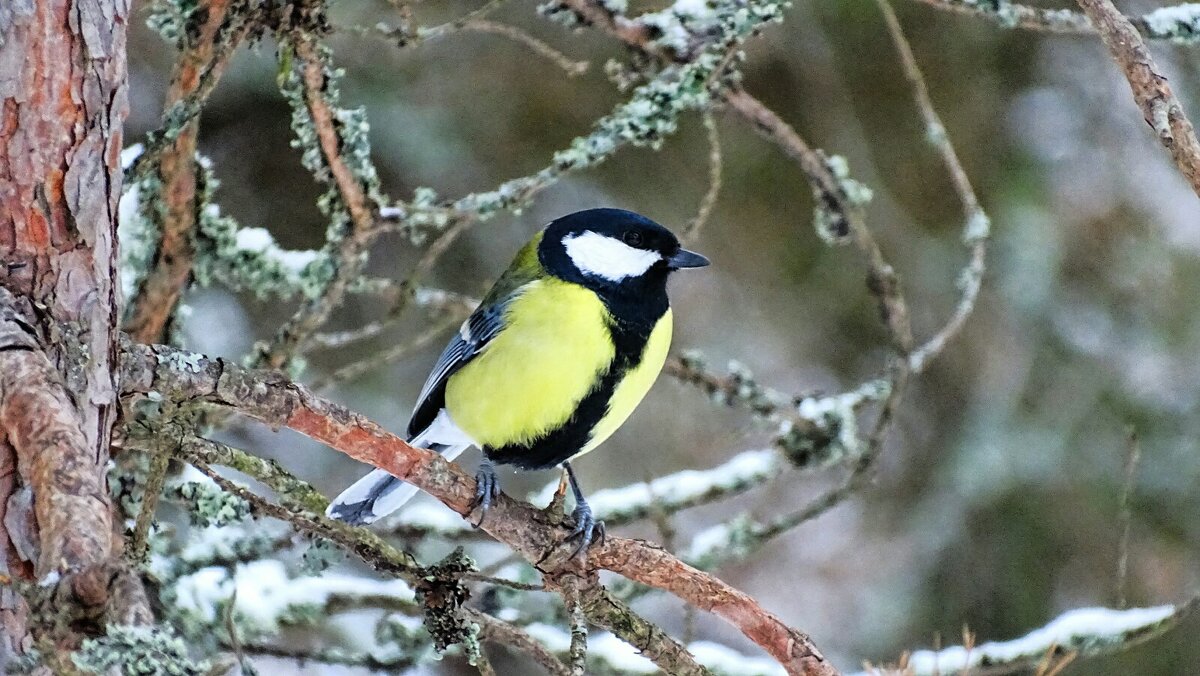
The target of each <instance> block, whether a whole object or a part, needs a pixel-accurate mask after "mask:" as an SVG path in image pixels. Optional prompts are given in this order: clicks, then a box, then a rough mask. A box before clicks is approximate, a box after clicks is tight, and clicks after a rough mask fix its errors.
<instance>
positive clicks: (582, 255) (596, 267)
mask: <svg viewBox="0 0 1200 676" xmlns="http://www.w3.org/2000/svg"><path fill="white" fill-rule="evenodd" d="M563 246H564V247H565V248H566V250H567V255H568V256H570V257H571V262H573V263H575V267H577V268H579V270H580V271H581V272H585V273H588V274H592V275H598V276H600V277H603V278H605V279H607V280H610V281H613V282H619V281H621V280H622V279H625V278H626V277H637V276H638V275H642V274H644V273H645V272H646V271H647V270H649V269H650V266H652V265H654V264H655V263H657V262H658V261H660V260H662V256H660V255H659V254H658V252H655V251H646V250H644V249H635V248H634V247H631V246H629V245H628V244H626V243H625V242H622V241H621V240H619V239H614V238H612V237H605V236H604V235H601V234H599V233H595V232H585V233H581V234H578V235H571V236H569V237H564V238H563Z"/></svg>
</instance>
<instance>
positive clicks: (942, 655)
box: [854, 600, 1196, 676]
mask: <svg viewBox="0 0 1200 676" xmlns="http://www.w3.org/2000/svg"><path fill="white" fill-rule="evenodd" d="M1195 605H1196V600H1192V601H1189V602H1187V603H1184V604H1182V605H1179V606H1172V605H1165V606H1155V607H1152V608H1129V609H1127V610H1114V609H1110V608H1077V609H1075V610H1070V611H1067V612H1065V613H1063V614H1062V615H1059V616H1058V617H1057V618H1055V619H1054V620H1053V621H1051V622H1050V623H1049V624H1047V625H1046V626H1044V627H1041V628H1039V629H1035V630H1033V631H1031V632H1029V633H1028V634H1026V635H1025V636H1022V637H1021V638H1018V639H1013V640H1011V641H996V642H990V643H984V644H982V645H978V646H970V647H968V646H952V647H950V648H944V649H942V650H937V651H933V650H918V651H916V652H914V653H911V654H909V655H908V656H907V661H906V667H907V670H906V671H905V672H904V673H905V674H906V675H909V676H933V675H934V674H957V673H970V674H1002V673H1004V674H1007V673H1013V672H1015V671H1019V670H1025V669H1032V668H1034V667H1036V666H1037V665H1038V664H1039V663H1041V662H1042V661H1043V660H1045V659H1046V657H1047V656H1048V655H1066V654H1070V653H1078V654H1079V655H1081V656H1084V657H1087V656H1092V655H1102V654H1105V653H1111V652H1116V651H1118V650H1122V649H1124V648H1128V647H1130V646H1132V645H1135V644H1138V643H1141V642H1143V641H1147V640H1150V639H1152V638H1155V637H1157V636H1160V635H1161V634H1162V633H1163V632H1165V631H1167V630H1168V629H1170V628H1172V627H1174V626H1175V625H1176V624H1177V623H1178V622H1179V620H1180V619H1181V618H1182V617H1183V616H1184V615H1186V614H1187V613H1188V612H1190V611H1191V610H1192V608H1193V607H1194V606H1195ZM880 673H882V672H880V671H879V670H876V669H868V670H867V671H863V672H860V673H859V674H855V675H854V676H877V675H878V674H880Z"/></svg>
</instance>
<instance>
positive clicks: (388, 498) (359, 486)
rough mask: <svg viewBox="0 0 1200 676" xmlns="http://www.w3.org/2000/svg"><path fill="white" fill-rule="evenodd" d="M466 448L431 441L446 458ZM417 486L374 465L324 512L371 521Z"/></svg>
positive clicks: (358, 521) (401, 501) (354, 522)
mask: <svg viewBox="0 0 1200 676" xmlns="http://www.w3.org/2000/svg"><path fill="white" fill-rule="evenodd" d="M414 441H415V440H414ZM466 448H467V446H466V445H460V446H445V445H441V444H430V449H431V450H435V451H439V452H440V453H441V454H442V455H444V456H446V459H447V460H453V459H454V458H456V457H458V454H460V453H462V452H463V451H464V450H466ZM420 490H421V489H419V488H417V487H416V486H414V485H412V484H406V483H404V482H403V481H401V480H399V479H397V478H396V477H394V476H392V475H391V474H388V473H387V472H386V471H384V470H382V469H377V470H374V471H372V472H371V473H370V474H367V475H366V476H364V477H363V478H361V479H359V480H358V481H355V482H354V483H353V484H352V485H351V486H350V487H349V488H347V489H346V490H344V491H342V494H341V495H339V496H337V498H336V499H334V501H333V502H332V503H331V504H330V505H329V508H328V509H326V510H325V515H326V516H329V517H332V518H334V519H337V520H339V521H345V522H346V523H349V524H352V525H355V526H361V525H364V524H368V523H374V522H375V521H378V520H379V519H381V518H383V517H384V516H386V515H388V514H391V513H392V512H394V511H396V510H397V509H400V508H401V507H403V506H404V503H406V502H408V501H409V500H411V499H412V497H413V496H414V495H416V494H417V493H418V492H419V491H420Z"/></svg>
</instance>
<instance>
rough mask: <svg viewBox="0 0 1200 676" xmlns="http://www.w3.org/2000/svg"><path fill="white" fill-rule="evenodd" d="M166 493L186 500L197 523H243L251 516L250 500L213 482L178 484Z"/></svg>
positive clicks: (169, 488)
mask: <svg viewBox="0 0 1200 676" xmlns="http://www.w3.org/2000/svg"><path fill="white" fill-rule="evenodd" d="M164 496H165V497H167V498H169V499H173V500H176V501H178V502H182V503H184V504H185V505H186V506H187V511H188V518H189V519H190V520H191V523H192V525H195V526H202V527H203V526H228V525H230V524H235V523H241V522H242V521H245V520H246V519H247V518H249V516H250V503H248V502H246V501H245V500H243V499H242V498H240V497H238V496H236V495H233V494H232V493H226V492H225V491H224V490H222V489H221V488H220V487H219V486H217V485H215V484H212V483H205V482H202V481H184V482H179V483H175V484H173V485H171V486H170V487H168V488H167V490H166V491H165V493H164Z"/></svg>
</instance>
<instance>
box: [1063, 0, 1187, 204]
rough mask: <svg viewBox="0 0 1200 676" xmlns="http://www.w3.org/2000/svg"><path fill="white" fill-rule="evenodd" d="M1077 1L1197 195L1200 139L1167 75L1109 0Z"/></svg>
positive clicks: (1140, 37) (1144, 115)
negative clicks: (1162, 71)
mask: <svg viewBox="0 0 1200 676" xmlns="http://www.w3.org/2000/svg"><path fill="white" fill-rule="evenodd" d="M1078 2H1079V6H1080V7H1082V8H1083V11H1084V12H1085V13H1087V15H1088V18H1090V19H1091V20H1092V23H1094V24H1095V25H1096V29H1097V30H1098V31H1099V33H1100V37H1101V39H1103V40H1104V45H1105V46H1106V47H1108V51H1109V52H1111V53H1112V56H1113V60H1115V61H1116V62H1117V65H1118V66H1120V67H1121V70H1122V71H1123V72H1124V73H1125V79H1126V80H1129V87H1130V89H1132V90H1133V100H1134V101H1135V102H1137V104H1138V107H1139V108H1141V109H1142V117H1143V118H1144V119H1145V120H1146V124H1148V125H1150V128H1151V129H1153V130H1154V133H1155V135H1156V136H1158V140H1159V142H1160V143H1162V145H1163V147H1164V148H1166V149H1167V152H1169V153H1171V159H1172V160H1174V161H1175V166H1176V167H1178V168H1179V172H1180V173H1181V174H1183V177H1184V178H1186V179H1187V181H1188V183H1190V184H1191V185H1192V190H1194V191H1195V192H1196V194H1197V195H1200V141H1198V140H1197V139H1196V130H1195V128H1193V127H1192V122H1191V120H1189V119H1188V118H1187V115H1186V114H1184V112H1183V104H1182V103H1180V102H1179V99H1178V98H1176V96H1175V92H1174V91H1172V89H1171V85H1170V83H1169V82H1167V78H1166V77H1165V76H1164V75H1162V73H1161V71H1160V70H1159V68H1158V65H1157V64H1155V62H1154V57H1152V56H1151V55H1150V50H1149V49H1147V47H1146V43H1145V42H1144V41H1143V40H1142V36H1141V34H1139V33H1138V32H1137V29H1136V28H1134V26H1133V24H1132V23H1130V21H1129V19H1128V18H1126V17H1125V15H1123V14H1121V12H1119V11H1118V10H1117V8H1116V6H1115V5H1113V3H1112V0H1078Z"/></svg>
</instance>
